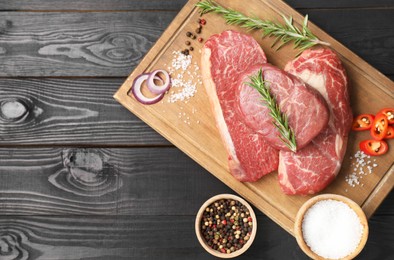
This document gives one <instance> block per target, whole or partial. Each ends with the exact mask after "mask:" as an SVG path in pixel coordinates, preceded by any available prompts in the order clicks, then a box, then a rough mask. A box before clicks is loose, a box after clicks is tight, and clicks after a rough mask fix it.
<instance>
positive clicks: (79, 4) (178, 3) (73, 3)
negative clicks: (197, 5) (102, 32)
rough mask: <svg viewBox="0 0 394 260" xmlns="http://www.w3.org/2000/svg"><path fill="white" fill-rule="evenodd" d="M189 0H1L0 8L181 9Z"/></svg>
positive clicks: (87, 9) (76, 9) (62, 9)
mask: <svg viewBox="0 0 394 260" xmlns="http://www.w3.org/2000/svg"><path fill="white" fill-rule="evenodd" d="M186 2H187V0H131V1H130V0H83V1H82V0H69V1H62V0H34V1H30V0H13V1H7V0H0V10H12V11H31V10H34V11H40V10H61V11H65V10H67V11H82V10H83V11H90V10H100V11H101V10H103V11H105V10H111V11H114V10H120V11H124V10H138V11H141V10H179V9H181V8H182V7H183V6H184V5H185V4H186Z"/></svg>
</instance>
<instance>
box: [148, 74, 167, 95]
mask: <svg viewBox="0 0 394 260" xmlns="http://www.w3.org/2000/svg"><path fill="white" fill-rule="evenodd" d="M160 73H161V74H163V75H164V79H163V78H161V77H159V74H160ZM157 77H159V78H160V79H161V80H160V81H161V85H157V84H156V83H155V79H157ZM163 81H164V83H163ZM170 83H171V80H170V75H169V74H168V72H167V71H165V70H154V71H152V72H151V73H150V75H149V77H148V83H147V85H148V89H149V90H150V91H151V92H152V93H153V94H157V95H159V94H162V93H164V92H166V91H167V90H168V89H169V88H170Z"/></svg>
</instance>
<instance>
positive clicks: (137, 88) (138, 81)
mask: <svg viewBox="0 0 394 260" xmlns="http://www.w3.org/2000/svg"><path fill="white" fill-rule="evenodd" d="M150 75H152V74H151V73H149V74H148V73H145V74H141V75H139V76H138V77H137V78H135V80H134V82H133V85H132V87H131V92H132V93H133V95H134V97H135V98H136V99H137V100H138V101H139V102H141V103H142V104H144V105H151V104H155V103H157V102H159V101H160V100H161V99H162V98H163V97H164V94H165V91H164V92H162V93H161V94H159V95H157V96H155V97H152V98H149V97H146V96H145V95H144V94H142V91H141V88H142V84H143V83H144V82H145V81H146V80H148V78H149V76H150ZM152 79H153V80H158V81H161V82H163V80H162V79H161V78H160V77H158V76H154V77H153V78H152ZM148 86H149V84H148Z"/></svg>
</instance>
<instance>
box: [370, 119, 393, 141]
mask: <svg viewBox="0 0 394 260" xmlns="http://www.w3.org/2000/svg"><path fill="white" fill-rule="evenodd" d="M388 126H389V122H388V120H387V117H386V115H385V114H382V113H379V114H377V115H376V117H375V119H374V121H373V123H372V127H371V136H372V137H373V139H375V140H378V141H380V140H383V138H384V137H385V136H386V134H387V129H388Z"/></svg>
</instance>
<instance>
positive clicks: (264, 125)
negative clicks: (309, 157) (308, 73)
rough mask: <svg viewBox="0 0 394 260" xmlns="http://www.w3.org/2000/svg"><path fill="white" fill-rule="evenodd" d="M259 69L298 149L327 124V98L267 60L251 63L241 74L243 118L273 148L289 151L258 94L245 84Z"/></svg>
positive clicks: (240, 98) (241, 109)
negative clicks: (264, 62) (261, 62)
mask: <svg viewBox="0 0 394 260" xmlns="http://www.w3.org/2000/svg"><path fill="white" fill-rule="evenodd" d="M260 69H261V70H262V73H263V80H264V81H265V82H266V84H267V85H268V87H269V90H270V93H271V95H272V96H273V97H274V98H275V100H276V102H277V104H278V105H279V108H280V110H281V112H282V113H284V114H286V115H287V118H288V121H289V126H290V127H291V128H292V129H293V131H294V133H295V138H296V144H297V150H300V149H302V148H303V147H304V146H306V145H307V144H308V143H309V142H310V141H311V140H312V139H313V138H314V137H316V136H317V135H318V134H319V133H320V132H321V131H322V130H323V129H324V128H325V127H326V126H327V122H328V118H329V112H328V109H327V104H326V101H325V100H324V99H323V97H322V96H321V95H320V93H319V92H317V91H316V90H315V89H313V88H311V87H310V86H308V85H307V84H305V83H304V82H303V81H302V80H300V79H298V78H297V77H295V76H293V75H291V74H288V73H286V72H285V71H283V70H281V69H278V68H276V67H274V66H272V65H270V64H268V63H266V64H263V65H257V66H253V67H252V68H251V69H250V70H248V71H247V72H246V73H244V74H243V75H242V76H241V78H240V79H241V80H240V85H239V91H238V93H239V106H240V112H241V114H242V119H243V120H244V122H245V124H246V125H248V126H249V127H250V128H252V129H253V130H254V131H255V132H257V133H260V134H262V135H263V136H264V138H265V140H267V141H268V142H269V143H270V145H271V146H272V147H274V148H275V149H278V150H287V151H290V149H289V148H288V147H287V146H286V145H285V143H284V142H283V141H282V140H281V134H280V133H279V130H278V129H277V128H276V127H275V125H274V124H273V121H274V119H273V118H272V117H271V116H270V110H269V108H268V107H267V106H266V105H264V104H265V102H264V101H262V100H261V94H260V93H259V92H258V91H257V90H256V89H254V88H252V87H251V86H249V85H248V84H247V82H250V76H252V75H256V74H257V73H258V71H259V70H260Z"/></svg>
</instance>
